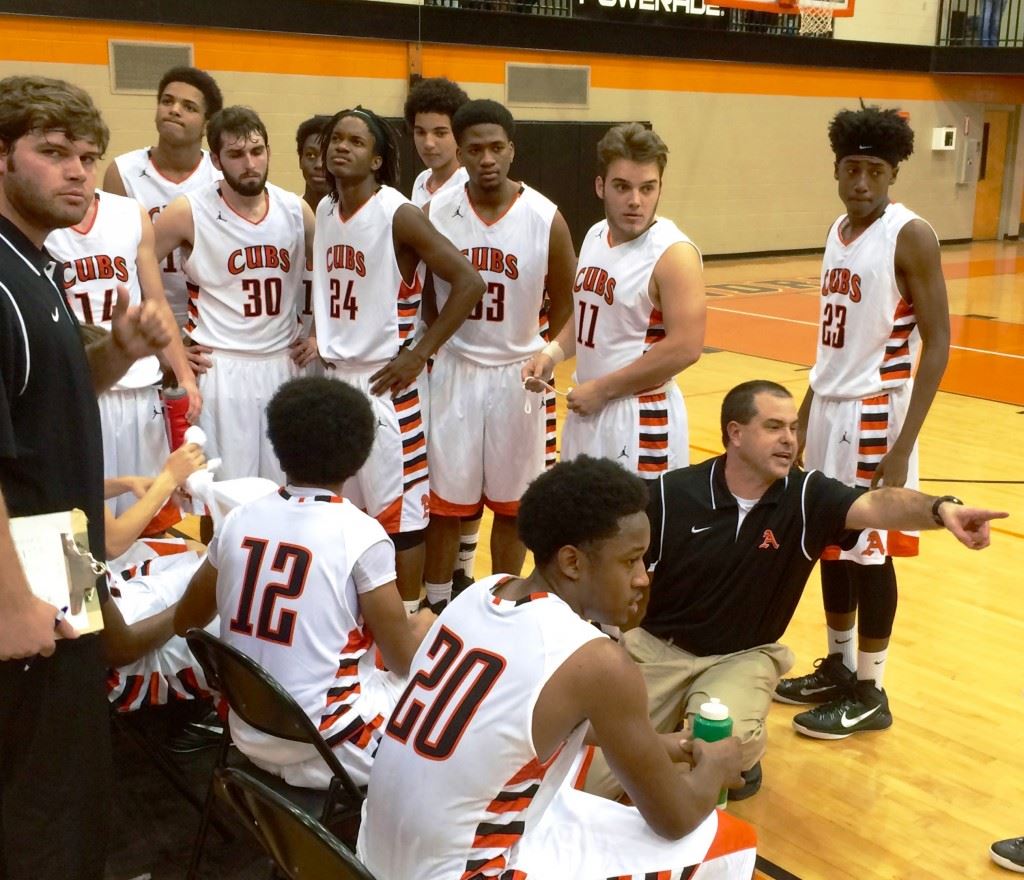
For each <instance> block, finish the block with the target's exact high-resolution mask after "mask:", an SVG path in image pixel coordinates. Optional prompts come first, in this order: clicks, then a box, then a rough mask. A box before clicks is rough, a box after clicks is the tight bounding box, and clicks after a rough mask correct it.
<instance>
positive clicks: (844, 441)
mask: <svg viewBox="0 0 1024 880" xmlns="http://www.w3.org/2000/svg"><path fill="white" fill-rule="evenodd" d="M839 442H840V443H846V444H847V445H849V443H850V438H849V436H848V435H847V433H846V431H843V436H842V437H840V438H839Z"/></svg>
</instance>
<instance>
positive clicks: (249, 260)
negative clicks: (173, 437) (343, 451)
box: [156, 107, 315, 482]
mask: <svg viewBox="0 0 1024 880" xmlns="http://www.w3.org/2000/svg"><path fill="white" fill-rule="evenodd" d="M209 141H210V147H211V149H212V150H213V160H214V163H215V164H216V166H217V168H218V169H219V170H220V171H222V172H223V174H224V179H223V180H222V181H218V182H214V183H211V184H208V185H207V186H205V187H203V188H202V189H200V190H197V191H195V192H193V193H189V194H188V195H187V196H182V197H181V198H179V199H177V200H176V201H175V202H173V203H172V204H171V205H169V206H168V207H167V208H166V209H165V210H164V211H163V213H162V214H161V215H160V217H159V218H158V219H157V222H156V252H157V258H158V259H160V258H162V257H163V256H164V255H166V254H167V253H169V252H170V251H171V250H172V249H174V248H183V249H184V251H185V253H186V254H187V256H186V258H185V274H186V277H187V278H188V282H189V320H188V323H187V324H186V325H185V331H186V333H187V334H188V336H189V338H190V339H191V340H192V341H193V342H194V343H196V344H197V345H198V346H201V347H202V351H203V355H202V357H201V359H200V358H196V357H193V361H192V362H193V365H194V366H195V368H196V369H197V371H199V372H200V377H199V385H200V389H201V390H202V392H203V399H204V401H205V406H204V407H203V413H202V416H201V417H200V420H199V424H200V426H201V427H202V428H203V430H204V431H206V434H207V437H208V443H207V446H206V453H207V455H209V456H210V457H213V456H218V457H220V458H221V467H220V470H219V471H218V478H219V479H225V480H230V479H237V478H239V477H255V476H260V477H267V478H268V479H271V480H275V481H276V482H280V481H281V479H282V478H283V476H284V474H283V473H282V471H281V469H280V468H279V467H278V464H277V460H276V458H275V456H274V454H273V450H272V449H271V447H270V443H269V441H268V440H267V437H266V422H265V413H264V408H265V407H266V405H267V401H269V400H270V398H271V397H272V396H273V394H274V392H275V391H276V390H277V388H278V387H279V386H280V385H281V384H282V383H283V382H285V381H287V380H288V379H290V378H293V377H295V376H297V375H299V371H300V369H301V368H302V367H303V366H304V365H305V364H306V363H307V362H308V360H310V359H311V358H313V357H315V347H314V344H313V343H310V342H309V341H308V340H306V339H303V338H302V335H301V325H300V324H299V321H298V319H297V317H296V315H297V311H298V309H299V307H300V304H301V296H302V269H303V265H304V262H305V259H306V256H307V247H308V245H307V242H311V241H312V232H313V212H312V211H311V210H310V209H309V206H308V205H307V204H306V203H305V202H303V201H302V199H300V198H299V197H298V196H297V195H295V194H294V193H290V192H286V191H285V190H283V189H281V188H280V187H276V186H274V185H273V184H271V183H267V173H268V170H269V166H270V147H269V144H268V143H267V130H266V127H265V126H264V125H263V122H262V121H261V120H260V118H259V116H258V115H257V114H256V112H255V111H254V110H251V109H249V108H248V107H227V108H225V109H224V110H222V111H221V112H220V113H218V114H216V115H215V116H214V117H213V118H212V119H211V120H210V126H209ZM204 365H205V366H204Z"/></svg>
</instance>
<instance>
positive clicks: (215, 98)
mask: <svg viewBox="0 0 1024 880" xmlns="http://www.w3.org/2000/svg"><path fill="white" fill-rule="evenodd" d="M172 82H179V83H185V85H187V86H192V88H194V89H199V91H200V92H202V93H203V105H204V106H203V114H204V115H205V116H206V118H207V119H209V118H210V117H211V116H213V114H214V113H219V112H220V110H221V108H223V106H224V96H223V95H222V94H221V91H220V86H218V85H217V80H215V79H214V78H213V77H212V76H210V74H208V73H207V72H206V71H205V70H200V69H199V68H198V67H172V68H171V69H170V70H168V71H167V72H166V73H165V74H164V75H163V76H162V77H160V86H159V88H158V89H157V92H156V99H157V100H158V101H159V100H160V98H161V96H162V95H163V93H164V89H166V88H167V86H168V85H169V84H170V83H172Z"/></svg>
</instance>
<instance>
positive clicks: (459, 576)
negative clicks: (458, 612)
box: [452, 570, 476, 599]
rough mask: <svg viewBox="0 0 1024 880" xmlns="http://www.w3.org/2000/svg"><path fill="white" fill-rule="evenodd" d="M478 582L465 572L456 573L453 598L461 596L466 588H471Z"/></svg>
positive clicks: (453, 581) (453, 579)
mask: <svg viewBox="0 0 1024 880" xmlns="http://www.w3.org/2000/svg"><path fill="white" fill-rule="evenodd" d="M475 583H476V581H475V580H473V578H471V577H470V576H469V575H468V574H466V573H465V572H464V571H461V570H460V571H457V572H455V576H454V577H453V578H452V598H453V599H454V598H455V597H456V596H458V595H459V593H461V592H462V591H463V590H465V589H466V587H471V586H472V585H473V584H475Z"/></svg>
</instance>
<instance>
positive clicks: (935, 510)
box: [932, 495, 963, 528]
mask: <svg viewBox="0 0 1024 880" xmlns="http://www.w3.org/2000/svg"><path fill="white" fill-rule="evenodd" d="M947 501H948V502H949V503H950V504H959V505H961V506H963V502H962V501H961V500H960V499H959V498H957V497H956V495H943V496H942V497H941V498H936V499H935V500H934V501H933V502H932V519H933V520H935V525H937V526H942V527H943V528H945V527H946V524H945V523H944V522H943V521H942V517H941V516H939V505H940V504H945V503H946V502H947Z"/></svg>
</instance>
